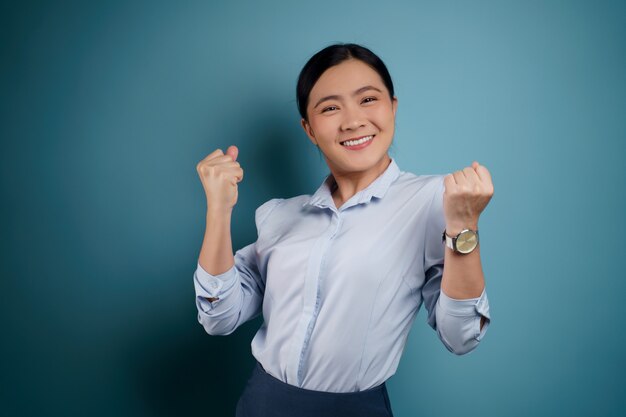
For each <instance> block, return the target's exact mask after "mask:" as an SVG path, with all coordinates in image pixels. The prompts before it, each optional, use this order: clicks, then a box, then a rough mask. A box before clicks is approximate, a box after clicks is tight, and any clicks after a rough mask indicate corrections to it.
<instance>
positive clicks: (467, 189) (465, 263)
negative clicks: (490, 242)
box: [441, 161, 494, 330]
mask: <svg viewBox="0 0 626 417" xmlns="http://www.w3.org/2000/svg"><path fill="white" fill-rule="evenodd" d="M444 185H445V191H444V194H443V209H444V215H445V221H446V233H447V234H448V235H449V236H456V235H457V234H459V233H460V232H461V230H463V229H471V230H478V218H479V216H480V214H481V213H482V211H483V210H484V209H485V207H486V206H487V204H488V203H489V201H490V200H491V197H492V196H493V191H494V190H493V183H492V180H491V174H490V173H489V171H488V170H487V168H485V167H484V166H482V165H480V164H479V163H478V162H476V161H474V162H473V163H472V166H470V167H466V168H464V169H462V170H460V171H456V172H454V173H452V174H448V175H446V177H445V179H444ZM484 288H485V279H484V275H483V269H482V265H481V262H480V244H479V245H478V246H477V247H476V249H474V250H473V251H472V252H471V253H468V254H461V253H457V252H455V251H453V250H452V249H450V248H449V247H447V246H446V249H445V258H444V268H443V278H442V281H441V290H442V291H443V292H444V293H445V294H446V295H447V296H448V297H450V298H453V299H457V300H463V299H468V298H477V297H480V295H481V294H482V292H483V290H484ZM484 323H485V317H484V316H483V317H482V318H481V321H480V328H481V330H482V328H483V325H484Z"/></svg>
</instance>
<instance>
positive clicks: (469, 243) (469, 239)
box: [441, 229, 478, 254]
mask: <svg viewBox="0 0 626 417" xmlns="http://www.w3.org/2000/svg"><path fill="white" fill-rule="evenodd" d="M441 240H442V241H443V243H445V245H446V246H447V247H449V248H450V249H452V250H453V251H455V252H458V253H462V254H467V253H470V252H471V251H473V250H474V249H476V246H478V230H471V229H463V230H461V232H460V233H459V234H458V235H456V236H454V237H450V236H448V234H447V233H446V231H445V230H444V231H443V235H442V236H441Z"/></svg>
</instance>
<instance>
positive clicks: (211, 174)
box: [196, 145, 243, 211]
mask: <svg viewBox="0 0 626 417" xmlns="http://www.w3.org/2000/svg"><path fill="white" fill-rule="evenodd" d="M238 154H239V150H238V149H237V147H236V146H234V145H231V146H229V147H228V149H227V150H226V154H224V152H222V150H221V149H216V150H215V151H213V152H212V153H211V154H209V155H208V156H207V157H206V158H204V159H203V160H202V161H200V162H199V163H198V165H197V166H196V170H197V171H198V175H199V176H200V181H202V186H203V187H204V193H205V194H206V199H207V210H209V211H228V210H232V208H233V207H234V206H235V204H237V195H238V194H237V183H238V182H240V181H241V180H242V179H243V169H242V168H241V167H240V166H239V162H237V155H238Z"/></svg>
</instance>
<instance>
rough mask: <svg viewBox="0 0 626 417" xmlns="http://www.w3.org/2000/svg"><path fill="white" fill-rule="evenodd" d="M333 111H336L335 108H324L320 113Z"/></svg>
mask: <svg viewBox="0 0 626 417" xmlns="http://www.w3.org/2000/svg"><path fill="white" fill-rule="evenodd" d="M333 110H337V106H328V107H324V109H322V113H324V112H326V111H333Z"/></svg>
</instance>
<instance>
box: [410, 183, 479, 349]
mask: <svg viewBox="0 0 626 417" xmlns="http://www.w3.org/2000/svg"><path fill="white" fill-rule="evenodd" d="M444 177H445V175H441V176H438V178H437V182H436V191H435V193H434V196H433V200H432V202H431V208H430V210H429V219H428V224H427V226H426V234H425V239H426V241H425V242H424V248H425V249H424V271H425V283H424V286H423V287H422V297H423V300H424V304H425V307H426V310H427V311H428V319H427V321H428V324H429V325H430V326H431V327H432V328H433V329H434V330H435V331H436V332H437V335H438V336H439V339H440V340H441V342H442V343H443V344H444V346H445V347H446V348H447V349H448V350H449V351H450V352H452V353H454V354H457V355H463V354H466V353H469V352H471V351H472V350H474V349H475V348H476V347H477V346H478V344H479V343H480V341H481V340H482V339H483V337H484V336H485V333H486V332H487V328H488V327H489V324H490V322H491V317H490V315H489V300H488V299H487V290H486V288H485V289H484V290H483V292H482V294H481V295H480V296H479V297H477V298H468V299H462V300H459V299H454V298H450V297H448V296H447V295H446V294H445V293H444V292H443V291H441V280H442V278H443V265H444V255H445V246H444V244H443V243H442V241H441V236H442V234H443V230H444V228H445V217H444V214H443V192H444V190H445V186H444V182H443V180H444ZM481 317H485V322H484V324H483V328H482V330H481V328H480V320H481Z"/></svg>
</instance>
